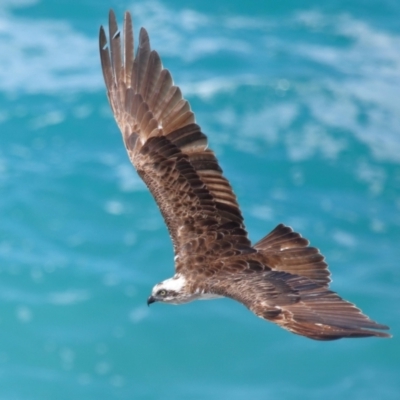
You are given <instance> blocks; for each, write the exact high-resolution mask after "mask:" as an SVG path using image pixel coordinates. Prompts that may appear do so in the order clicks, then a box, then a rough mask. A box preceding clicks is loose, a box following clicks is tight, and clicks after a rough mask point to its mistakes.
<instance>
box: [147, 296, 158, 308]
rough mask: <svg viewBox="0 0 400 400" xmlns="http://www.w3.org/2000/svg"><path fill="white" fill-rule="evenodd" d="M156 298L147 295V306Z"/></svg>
mask: <svg viewBox="0 0 400 400" xmlns="http://www.w3.org/2000/svg"><path fill="white" fill-rule="evenodd" d="M156 301H157V300H156V299H155V298H154V297H153V296H149V298H148V299H147V305H148V306H149V305H150V304H151V303H154V302H156Z"/></svg>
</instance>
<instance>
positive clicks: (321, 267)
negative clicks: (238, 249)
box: [254, 224, 331, 287]
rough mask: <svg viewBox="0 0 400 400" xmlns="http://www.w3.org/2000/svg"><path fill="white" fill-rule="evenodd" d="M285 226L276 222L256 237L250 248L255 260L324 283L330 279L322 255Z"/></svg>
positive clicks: (277, 269)
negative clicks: (255, 256) (263, 235)
mask: <svg viewBox="0 0 400 400" xmlns="http://www.w3.org/2000/svg"><path fill="white" fill-rule="evenodd" d="M309 244H310V242H309V241H308V240H307V239H306V238H304V237H302V236H301V235H300V234H299V233H297V232H294V231H293V229H292V228H291V227H289V226H285V225H283V224H279V225H278V226H277V227H276V228H275V229H274V230H273V231H271V232H270V233H269V234H268V235H266V236H265V237H264V238H262V239H261V240H260V241H258V242H257V243H256V244H255V245H254V248H255V249H256V250H257V252H258V255H259V258H258V260H259V261H260V262H261V263H262V264H263V265H268V266H269V267H270V268H271V269H272V270H273V271H283V272H289V273H291V274H294V275H300V276H304V277H306V278H309V279H311V280H313V281H314V282H316V283H318V284H320V285H322V286H326V287H328V285H329V283H330V281H331V279H330V273H329V269H328V264H327V263H326V262H325V257H324V256H323V255H322V254H321V253H320V252H319V250H318V249H317V248H316V247H310V246H309Z"/></svg>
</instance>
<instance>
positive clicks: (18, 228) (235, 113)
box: [0, 0, 400, 400]
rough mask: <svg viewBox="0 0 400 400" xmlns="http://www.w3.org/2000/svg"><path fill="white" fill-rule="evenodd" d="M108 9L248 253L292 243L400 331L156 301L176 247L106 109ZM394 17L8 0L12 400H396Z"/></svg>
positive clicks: (7, 274) (5, 89)
mask: <svg viewBox="0 0 400 400" xmlns="http://www.w3.org/2000/svg"><path fill="white" fill-rule="evenodd" d="M111 7H112V8H114V9H115V11H116V13H117V16H118V18H119V20H120V21H121V20H122V16H123V11H125V10H126V9H129V10H130V11H131V12H132V14H133V18H134V23H135V29H136V31H137V29H138V28H139V27H140V26H142V25H143V26H145V27H146V28H147V29H148V31H149V33H150V37H151V41H152V45H153V47H154V48H156V49H157V50H158V51H159V53H160V54H161V56H162V59H163V62H164V65H165V66H166V67H168V68H169V69H170V70H171V71H172V74H173V76H174V78H175V81H176V83H177V84H178V85H180V86H181V88H182V91H183V93H184V95H185V97H186V98H187V99H188V100H189V101H190V103H191V105H192V108H193V110H194V111H195V113H196V118H197V122H198V123H199V124H200V125H201V126H202V128H203V131H204V132H205V133H207V135H208V136H209V140H210V146H211V148H212V149H214V150H215V152H216V154H217V156H218V158H219V160H220V163H221V165H222V167H223V169H224V171H225V174H226V176H227V177H228V178H229V179H230V181H231V183H232V185H233V187H234V189H235V192H236V194H237V196H238V199H239V202H240V204H241V207H242V210H243V214H244V216H245V218H246V225H247V228H248V230H249V233H250V237H251V239H252V240H254V241H256V240H258V239H259V238H261V237H262V236H263V235H265V234H266V233H267V232H269V231H270V230H271V229H272V228H273V227H274V226H275V225H277V224H278V223H280V222H283V223H286V224H288V225H291V226H292V227H293V228H294V229H295V230H297V231H300V232H301V233H302V234H303V235H304V236H305V237H307V238H308V239H309V240H310V241H311V243H312V245H314V246H317V247H319V248H320V249H321V251H322V253H323V254H324V255H325V256H326V257H327V260H328V262H329V264H330V269H331V271H332V273H333V279H334V281H333V284H332V287H333V289H334V290H337V291H338V292H339V293H340V294H341V295H342V296H343V297H344V298H346V299H348V300H350V301H352V302H355V303H356V304H357V305H358V306H359V307H361V308H362V309H363V311H364V312H366V313H367V314H368V315H370V316H371V317H372V318H373V319H375V320H377V321H378V322H380V323H385V324H388V325H390V327H391V331H392V333H393V334H394V338H393V339H390V340H383V339H363V340H358V339H357V340H341V341H337V342H330V343H320V342H315V341H311V340H308V339H305V338H302V337H299V336H296V335H293V334H290V333H288V332H286V331H284V330H282V329H280V328H279V327H276V326H274V325H273V324H269V323H266V322H264V321H262V320H260V319H258V318H256V317H255V316H254V315H252V314H251V313H250V312H248V311H247V310H246V309H245V308H244V307H243V306H242V305H240V304H238V303H235V302H233V301H230V300H218V301H210V302H195V303H192V304H188V305H185V306H181V307H171V306H165V305H159V304H155V305H154V306H152V307H151V308H150V309H149V308H147V306H146V304H145V302H146V298H147V296H148V294H149V292H150V290H151V288H152V286H153V285H154V284H155V283H156V282H158V281H160V280H162V279H164V278H167V277H169V276H170V275H171V274H172V271H173V254H172V248H171V243H170V240H169V237H168V234H167V230H166V228H165V225H164V222H163V220H162V218H161V216H160V213H159V211H158V209H157V207H156V205H155V203H154V201H153V199H152V198H151V196H150V194H149V192H148V191H147V189H146V188H145V186H144V185H143V183H142V182H141V181H140V179H139V178H138V177H137V175H136V173H135V171H134V170H133V168H132V167H131V165H130V163H129V161H128V157H127V156H126V153H125V150H124V147H123V144H122V141H121V137H120V133H119V131H118V129H117V127H116V125H115V122H114V120H113V117H112V115H111V112H110V109H109V105H108V102H107V99H106V94H105V90H104V84H103V81H102V76H101V71H100V63H99V57H98V44H97V35H98V29H99V26H100V24H104V25H107V13H108V9H109V8H111ZM399 21H400V2H397V1H391V0H380V1H377V0H371V1H361V0H358V1H357V0H352V1H337V0H327V1H324V2H321V1H316V0H308V1H301V2H300V1H279V2H278V1H254V0H247V1H245V2H243V1H238V0H234V1H233V0H220V1H218V2H206V1H204V0H201V1H200V0H195V1H194V0H193V1H185V2H183V1H178V0H173V1H166V0H160V1H152V0H150V1H135V2H133V1H132V2H130V1H125V0H122V1H121V0H119V1H116V0H109V1H94V0H80V1H76V0H75V1H70V0H68V1H67V0H60V1H59V0H57V1H55V0H43V1H39V0H37V1H35V0H18V1H17V0H2V1H1V2H0V61H1V63H0V309H1V312H0V399H2V400H3V399H7V400H11V399H12V400H17V399H18V400H19V399H24V400H25V399H29V400H30V399H32V400H36V399H52V400H64V399H85V400H92V399H93V400H95V399H96V400H98V399H163V400H167V399H249V398H251V399H325V400H329V399H362V400H365V399H377V398H379V399H393V400H394V399H399V398H400V333H399V332H400V269H399V260H400V191H399V189H400V23H399Z"/></svg>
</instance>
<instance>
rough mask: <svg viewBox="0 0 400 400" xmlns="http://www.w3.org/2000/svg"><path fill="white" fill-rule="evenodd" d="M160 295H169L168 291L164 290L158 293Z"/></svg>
mask: <svg viewBox="0 0 400 400" xmlns="http://www.w3.org/2000/svg"><path fill="white" fill-rule="evenodd" d="M158 294H159V295H160V296H163V297H164V296H165V295H166V294H167V291H166V290H164V289H161V290H160V291H159V292H158Z"/></svg>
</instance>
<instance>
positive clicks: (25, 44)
mask: <svg viewBox="0 0 400 400" xmlns="http://www.w3.org/2000/svg"><path fill="white" fill-rule="evenodd" d="M31 2H32V1H29V0H21V1H19V2H17V3H15V2H14V1H13V2H10V1H6V2H2V5H1V11H2V12H1V14H0V35H2V37H3V38H6V40H4V39H3V40H2V41H1V42H0V54H7V55H9V56H8V57H4V59H3V60H2V62H3V64H2V68H1V70H0V91H3V92H6V93H17V94H18V93H38V92H40V93H53V94H57V93H59V92H61V93H63V95H65V93H70V92H74V91H91V90H103V89H104V84H103V82H102V78H101V73H100V68H99V57H98V48H97V37H96V36H95V35H93V36H90V37H89V36H87V35H85V34H84V33H83V32H80V31H78V30H77V29H76V28H74V27H73V26H72V25H71V24H70V23H69V22H67V21H60V20H57V21H56V20H51V19H29V18H26V17H25V18H23V17H19V16H15V15H14V14H13V12H12V9H13V8H15V7H16V5H17V6H24V5H26V4H29V3H31ZM130 9H131V11H132V14H133V16H134V23H135V30H137V29H138V28H139V27H140V26H145V27H146V28H147V30H148V31H149V32H150V35H151V41H152V46H153V48H156V49H157V50H158V51H159V52H160V54H161V56H162V57H163V59H164V62H165V61H166V58H167V59H168V57H170V58H175V59H179V60H181V61H180V62H183V63H185V65H186V66H187V68H186V67H185V68H183V70H181V71H180V72H179V71H178V72H179V75H178V72H176V71H173V72H174V74H173V75H175V76H179V80H178V84H179V85H180V86H181V87H182V89H183V92H184V94H185V96H189V97H190V96H192V97H200V98H202V99H204V100H207V99H210V98H212V97H214V96H216V95H218V94H221V93H232V94H235V93H237V90H238V89H240V88H242V87H251V86H257V87H258V88H261V90H262V87H263V86H264V88H265V89H266V90H267V89H270V88H271V87H272V86H273V87H275V89H274V90H276V93H277V94H278V95H279V96H282V99H281V101H279V102H276V103H275V104H271V99H269V101H267V100H265V103H263V100H262V98H261V101H260V100H259V101H258V104H257V105H256V107H253V108H249V109H248V110H243V112H242V115H241V116H240V120H238V121H235V120H234V118H231V119H230V121H229V120H227V121H226V126H227V128H228V127H229V124H232V123H234V122H235V123H236V125H235V126H236V129H237V131H238V132H239V129H240V132H241V134H240V135H238V137H237V145H238V146H239V147H240V148H241V149H244V150H246V149H247V150H248V151H255V150H256V146H255V145H251V143H250V144H249V143H248V144H247V145H246V138H248V137H249V136H250V137H252V136H254V137H259V138H263V139H265V140H266V141H267V142H269V143H273V142H276V141H279V140H281V141H282V143H284V145H285V147H286V148H287V152H288V155H289V157H290V158H291V159H293V160H294V161H298V160H304V159H307V158H310V157H312V156H314V155H315V154H316V153H318V154H321V155H322V156H323V157H326V158H329V159H334V158H336V157H337V156H338V155H340V154H341V152H342V151H344V149H346V141H345V140H344V139H343V137H341V138H338V137H337V135H334V134H332V132H331V131H332V128H333V129H336V128H338V129H341V130H344V131H345V135H349V136H350V137H355V138H356V139H357V141H359V142H360V143H363V144H365V145H366V146H367V147H368V148H369V149H370V151H371V154H372V155H373V157H375V159H376V160H387V161H391V162H397V163H398V162H400V135H398V128H397V127H398V126H400V102H399V101H398V90H397V88H398V87H399V86H400V52H399V51H398V49H399V48H400V35H398V34H395V33H393V32H389V31H383V30H382V29H381V28H377V27H375V26H372V25H371V24H369V23H367V22H365V21H363V20H361V19H360V18H359V17H356V16H351V15H349V14H346V15H334V14H324V13H323V12H317V11H307V12H300V13H297V14H294V15H293V16H292V18H289V17H288V18H286V19H282V20H279V21H278V19H276V18H275V19H272V18H271V19H268V20H267V19H263V18H256V19H249V18H243V17H240V16H235V15H230V16H223V15H222V16H221V15H218V16H211V15H206V14H203V13H200V12H198V11H195V10H192V9H189V8H183V9H178V8H175V9H174V8H171V7H170V6H167V5H166V4H165V2H159V1H148V2H143V3H136V2H135V3H133V4H132V6H131V7H130ZM118 17H119V20H120V21H122V16H118ZM104 19H105V20H104V21H103V23H105V24H106V18H104ZM296 29H301V30H305V31H306V32H309V33H315V32H317V33H318V32H323V33H324V35H328V36H330V37H332V38H336V37H340V38H344V39H345V40H346V42H345V44H341V45H338V44H332V43H335V41H332V42H329V41H320V42H319V43H318V41H317V42H316V41H309V40H308V39H307V38H306V37H308V36H307V35H293V40H291V41H288V40H287V39H286V36H285V37H282V31H283V32H287V33H291V32H292V31H293V30H294V31H296ZM250 30H251V35H252V36H253V37H254V38H255V40H253V41H248V40H245V39H244V37H245V36H246V35H245V33H246V32H248V31H250ZM254 31H258V32H259V33H257V34H256V35H255V34H254ZM292 33H293V32H292ZM183 49H184V50H183ZM278 52H279V53H280V54H281V53H284V54H286V55H287V57H289V58H290V57H292V58H294V59H296V60H297V61H302V60H304V61H305V62H308V63H309V62H310V61H312V62H313V63H317V64H319V65H320V66H325V67H327V68H329V70H327V72H326V75H323V74H322V73H321V69H320V68H319V67H318V71H319V73H318V74H315V75H314V74H313V73H312V71H311V72H310V71H308V73H309V76H308V78H307V79H309V80H308V81H306V82H304V80H303V81H301V82H300V81H299V80H298V78H297V77H296V75H295V74H294V75H291V74H292V72H290V71H291V70H289V72H288V73H286V74H282V75H281V76H279V72H277V71H276V70H269V69H267V68H261V67H260V65H265V66H268V65H270V64H271V63H273V62H276V57H279V55H277V54H278ZM229 53H230V54H232V55H233V56H235V57H236V56H238V57H241V58H243V59H246V61H247V63H248V65H249V68H248V69H246V70H245V71H243V69H239V68H237V69H233V70H230V71H229V73H228V74H227V73H225V72H224V69H222V68H220V69H219V70H218V71H213V73H216V75H215V76H213V77H210V73H209V69H208V67H207V66H206V67H204V69H201V68H202V67H201V65H202V64H201V62H198V61H197V60H199V59H205V58H208V57H210V56H218V57H220V55H221V54H229ZM167 61H168V60H167ZM194 61H196V63H195V64H196V71H195V73H191V71H192V69H193V66H192V64H193V62H194ZM167 63H168V62H167ZM167 66H168V65H167ZM199 68H200V69H199ZM310 68H312V67H310ZM9 71H13V74H10V73H9ZM284 71H285V69H284ZM331 71H332V72H331ZM192 72H193V71H192ZM271 74H272V75H271ZM274 74H275V75H274ZM306 76H307V75H306ZM307 79H306V80H307ZM287 93H289V94H290V95H289V96H288V95H287ZM293 94H294V95H295V97H296V99H294V100H293V96H292V95H293ZM267 96H268V95H267V94H265V98H266V97H267ZM303 109H307V110H308V111H309V113H310V115H311V117H312V120H313V121H312V123H306V124H304V125H302V126H300V127H298V126H296V129H295V130H293V129H292V128H291V126H292V123H293V121H295V120H296V117H297V116H298V115H299V114H300V113H301V112H302V111H303ZM90 112H91V110H90V109H88V108H87V107H86V108H85V109H79V110H78V109H77V110H76V116H77V117H82V116H85V115H88V113H90ZM224 113H225V116H226V115H231V116H234V115H235V110H233V111H231V110H230V109H229V106H228V108H226V109H222V110H221V109H220V108H219V109H218V108H217V109H216V117H215V118H219V116H223V115H224ZM2 118H3V119H7V118H8V117H7V115H6V114H4V115H3V116H2V117H1V116H0V120H1V119H2ZM63 118H64V116H63V115H62V114H60V113H58V114H57V113H56V114H54V113H50V114H49V115H46V116H44V117H42V118H41V119H35V120H32V128H40V127H43V126H46V125H48V124H54V123H59V122H60V121H62V119H63ZM231 132H232V130H231ZM243 132H245V135H244V134H243ZM232 134H234V133H231V135H232ZM247 142H249V141H248V140H247ZM299 142H301V143H302V146H301V150H299V146H298V144H299ZM132 182H133V181H132V180H131V183H130V184H129V185H128V186H129V187H132V186H133V185H132ZM124 190H130V189H126V188H124Z"/></svg>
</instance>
